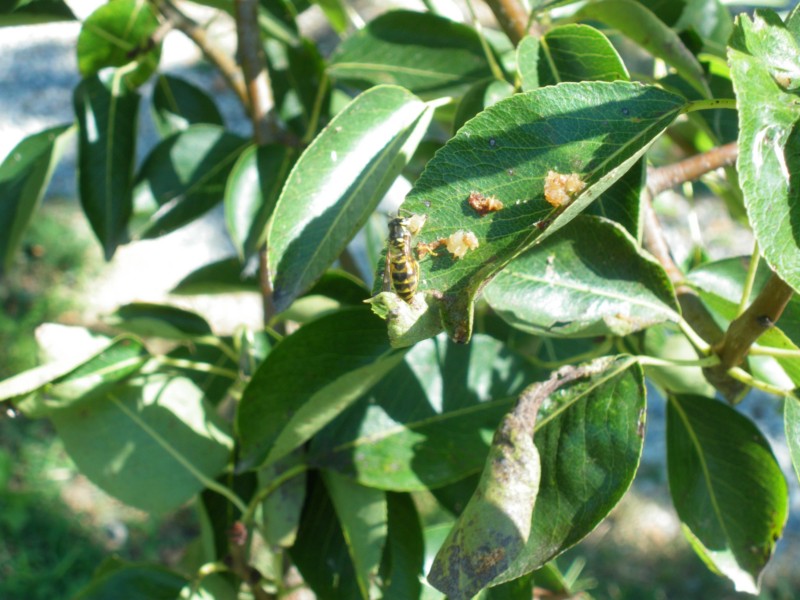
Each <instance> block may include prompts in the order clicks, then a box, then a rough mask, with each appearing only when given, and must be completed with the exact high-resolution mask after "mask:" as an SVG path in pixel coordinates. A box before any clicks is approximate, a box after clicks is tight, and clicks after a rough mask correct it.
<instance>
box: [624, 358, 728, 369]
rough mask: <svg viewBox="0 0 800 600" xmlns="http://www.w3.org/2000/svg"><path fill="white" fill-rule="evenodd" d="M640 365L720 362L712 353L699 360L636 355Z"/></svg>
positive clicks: (686, 364) (690, 365)
mask: <svg viewBox="0 0 800 600" xmlns="http://www.w3.org/2000/svg"><path fill="white" fill-rule="evenodd" d="M634 358H635V359H636V360H637V361H638V362H639V364H640V365H643V366H650V367H713V366H715V365H718V364H719V357H718V356H715V355H712V356H706V357H705V358H698V359H697V360H678V359H674V360H673V359H666V358H657V357H655V356H647V355H641V356H634Z"/></svg>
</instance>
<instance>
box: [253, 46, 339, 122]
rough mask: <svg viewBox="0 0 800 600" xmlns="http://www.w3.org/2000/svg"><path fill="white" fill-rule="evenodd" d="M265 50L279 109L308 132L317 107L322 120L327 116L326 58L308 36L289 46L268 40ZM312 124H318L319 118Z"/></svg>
mask: <svg viewBox="0 0 800 600" xmlns="http://www.w3.org/2000/svg"><path fill="white" fill-rule="evenodd" d="M264 50H265V52H266V59H267V68H268V69H269V75H270V82H271V83H272V89H273V94H274V96H275V106H276V109H277V112H278V114H279V115H280V118H281V120H282V121H283V122H284V123H286V124H287V125H288V126H289V128H290V129H292V131H294V132H296V133H297V134H298V135H299V136H306V135H307V134H308V131H307V130H308V128H309V126H311V125H312V121H313V119H314V112H315V111H317V112H318V113H319V114H318V115H317V117H318V118H319V117H321V118H322V119H323V120H327V115H328V114H329V109H328V106H329V104H330V90H329V81H328V79H327V75H326V74H325V59H324V58H323V57H322V55H321V54H320V52H319V49H318V48H317V46H316V45H315V44H314V43H313V42H311V41H310V40H307V39H300V40H299V42H298V43H297V45H288V46H287V45H285V44H282V43H279V42H276V41H272V40H267V41H266V43H265V45H264ZM320 93H321V96H320V97H319V98H317V96H318V95H319V94H320ZM313 124H314V125H315V126H318V122H314V123H313Z"/></svg>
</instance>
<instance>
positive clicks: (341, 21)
mask: <svg viewBox="0 0 800 600" xmlns="http://www.w3.org/2000/svg"><path fill="white" fill-rule="evenodd" d="M313 2H314V4H316V5H318V6H319V7H320V8H321V9H322V11H323V12H324V13H325V16H326V17H327V18H328V23H330V24H331V27H333V29H334V31H336V33H339V34H342V33H344V32H345V31H346V30H347V22H348V19H347V7H346V6H345V4H344V3H343V2H342V0H313Z"/></svg>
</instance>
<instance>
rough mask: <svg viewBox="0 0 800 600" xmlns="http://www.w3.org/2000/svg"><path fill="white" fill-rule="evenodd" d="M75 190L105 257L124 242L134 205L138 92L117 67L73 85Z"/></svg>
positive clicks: (109, 256) (108, 257) (108, 256)
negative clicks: (75, 132)
mask: <svg viewBox="0 0 800 600" xmlns="http://www.w3.org/2000/svg"><path fill="white" fill-rule="evenodd" d="M74 103H75V115H76V116H77V118H78V189H79V191H80V196H81V205H82V206H83V211H84V212H85V213H86V216H87V217H88V219H89V223H90V224H91V226H92V229H93V230H94V233H95V235H96V236H97V238H98V239H99V240H100V244H101V245H102V246H103V252H104V253H105V257H106V260H110V259H111V257H112V256H113V255H114V251H115V250H116V248H117V246H118V245H119V244H121V243H123V242H124V241H125V237H126V230H127V227H128V219H129V218H130V216H131V210H132V207H133V200H132V188H133V168H134V164H135V161H136V132H137V129H138V113H139V95H138V94H137V93H136V92H133V91H131V90H129V89H128V87H127V86H126V85H125V83H124V82H123V81H122V75H121V74H120V73H119V72H118V71H112V70H106V71H103V72H101V73H99V74H97V75H93V76H91V77H87V78H86V79H84V80H83V81H81V83H79V84H78V86H77V87H76V88H75V94H74Z"/></svg>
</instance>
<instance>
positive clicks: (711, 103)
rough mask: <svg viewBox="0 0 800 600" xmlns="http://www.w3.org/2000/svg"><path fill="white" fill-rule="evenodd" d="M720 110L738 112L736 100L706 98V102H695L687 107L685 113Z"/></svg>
mask: <svg viewBox="0 0 800 600" xmlns="http://www.w3.org/2000/svg"><path fill="white" fill-rule="evenodd" d="M718 108H728V109H731V110H736V108H737V106H736V100H735V99H734V98H706V99H704V100H693V101H691V102H689V104H687V105H686V107H685V108H684V109H683V113H684V114H686V113H691V112H696V111H698V110H716V109H718Z"/></svg>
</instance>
